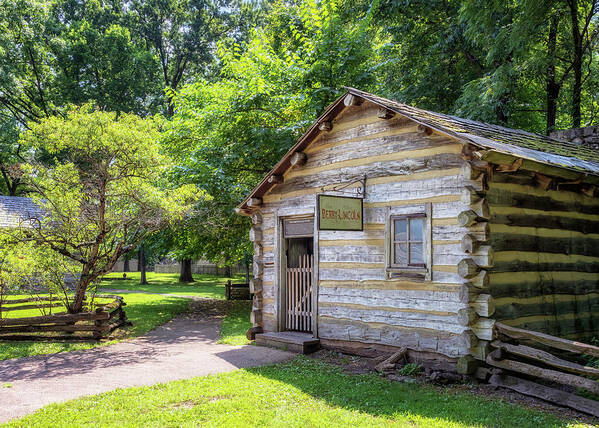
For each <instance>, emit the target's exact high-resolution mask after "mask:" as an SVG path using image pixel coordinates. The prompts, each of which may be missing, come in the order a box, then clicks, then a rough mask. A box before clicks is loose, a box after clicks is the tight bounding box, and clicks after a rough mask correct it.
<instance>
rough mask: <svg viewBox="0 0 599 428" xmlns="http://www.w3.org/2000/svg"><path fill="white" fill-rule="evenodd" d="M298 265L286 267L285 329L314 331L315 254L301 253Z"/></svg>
mask: <svg viewBox="0 0 599 428" xmlns="http://www.w3.org/2000/svg"><path fill="white" fill-rule="evenodd" d="M298 258H299V261H298V263H297V267H287V268H286V278H285V279H286V281H285V287H286V290H285V306H286V308H285V309H286V312H285V329H286V330H294V331H305V332H311V331H312V290H313V284H312V278H313V275H312V272H313V266H314V256H313V255H311V254H301V255H299V256H298Z"/></svg>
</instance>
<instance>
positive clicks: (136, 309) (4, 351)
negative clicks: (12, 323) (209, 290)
mask: <svg viewBox="0 0 599 428" xmlns="http://www.w3.org/2000/svg"><path fill="white" fill-rule="evenodd" d="M124 299H125V303H127V306H126V307H125V312H126V313H127V318H129V320H130V321H131V322H132V323H133V327H130V328H127V329H126V330H117V331H116V332H115V335H116V338H117V339H116V340H113V341H103V342H96V341H81V342H58V341H57V342H8V341H7V342H2V341H0V360H7V359H10V358H21V357H29V356H32V355H41V354H54V353H56V352H63V351H75V350H80V349H89V348H95V347H97V346H103V345H107V344H110V343H115V342H116V341H118V340H123V339H128V338H131V337H135V336H139V335H142V334H144V333H146V332H148V331H150V330H152V329H153V328H155V327H157V326H159V325H161V324H164V323H165V322H167V321H169V320H170V319H172V318H173V317H174V316H175V315H177V314H179V313H181V312H184V311H185V310H186V309H187V307H188V306H189V302H190V300H189V299H184V298H179V297H167V296H160V295H152V294H139V293H135V294H133V293H132V294H127V295H126V296H124ZM9 314H10V316H11V318H12V317H17V316H22V317H25V316H37V315H41V313H40V312H39V310H35V309H32V310H27V311H13V312H9Z"/></svg>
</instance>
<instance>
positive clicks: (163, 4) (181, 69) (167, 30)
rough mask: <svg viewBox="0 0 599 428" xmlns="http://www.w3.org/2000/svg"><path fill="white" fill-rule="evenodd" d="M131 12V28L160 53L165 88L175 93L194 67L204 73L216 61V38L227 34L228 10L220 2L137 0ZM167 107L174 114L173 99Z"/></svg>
mask: <svg viewBox="0 0 599 428" xmlns="http://www.w3.org/2000/svg"><path fill="white" fill-rule="evenodd" d="M130 9H131V14H130V16H131V19H132V22H131V23H130V27H131V28H132V29H136V31H137V32H138V35H139V37H140V38H141V39H143V40H144V41H145V43H146V46H147V47H148V48H150V49H152V51H153V52H154V53H155V54H156V56H157V58H158V61H159V63H160V75H161V76H162V83H163V87H164V88H169V89H171V90H175V89H177V88H178V87H179V84H180V83H181V82H183V81H184V80H185V77H186V73H187V72H188V70H189V69H190V68H192V67H193V68H194V69H195V70H198V71H200V72H201V71H202V66H206V65H208V64H210V63H211V62H212V49H213V46H214V42H215V39H216V38H217V37H218V35H221V34H225V33H226V31H227V27H226V26H225V25H224V21H223V20H224V19H225V17H226V14H227V13H226V12H227V9H228V8H226V7H225V5H224V4H222V3H221V2H220V1H218V0H216V1H213V0H144V1H140V0H134V1H133V2H131V8H130ZM204 71H205V70H204ZM167 108H168V112H169V115H170V114H172V113H173V107H172V106H171V104H170V96H168V97H167Z"/></svg>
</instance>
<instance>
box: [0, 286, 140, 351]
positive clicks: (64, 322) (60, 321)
mask: <svg viewBox="0 0 599 428" xmlns="http://www.w3.org/2000/svg"><path fill="white" fill-rule="evenodd" d="M95 298H96V299H99V298H100V299H113V300H112V301H111V302H109V303H99V304H93V305H92V306H93V307H95V309H93V308H90V310H89V311H88V312H82V313H78V314H69V313H58V314H51V315H40V316H34V317H23V318H6V317H5V314H6V313H10V312H13V311H21V310H27V309H50V308H58V307H61V306H63V303H61V302H59V301H58V300H57V299H55V298H52V297H31V298H25V299H12V300H11V299H6V300H4V302H3V305H2V307H1V308H0V340H48V339H52V340H56V339H63V340H64V339H67V340H69V339H71V340H81V339H96V340H99V339H102V338H103V337H105V336H106V335H107V334H109V333H111V332H112V331H114V330H115V329H117V328H119V327H122V326H124V325H130V324H131V323H130V322H129V321H128V320H127V315H126V314H125V311H124V310H123V307H124V306H126V303H125V302H123V298H122V297H121V296H115V295H96V296H95ZM24 333H28V334H24ZM74 333H76V334H74Z"/></svg>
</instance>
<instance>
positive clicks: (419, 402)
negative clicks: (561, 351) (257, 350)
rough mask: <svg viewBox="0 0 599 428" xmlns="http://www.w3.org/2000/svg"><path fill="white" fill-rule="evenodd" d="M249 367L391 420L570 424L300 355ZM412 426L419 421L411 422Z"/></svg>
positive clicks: (331, 402) (497, 424)
mask: <svg viewBox="0 0 599 428" xmlns="http://www.w3.org/2000/svg"><path fill="white" fill-rule="evenodd" d="M219 356H221V357H222V358H225V359H227V358H228V357H227V356H226V355H223V354H220V355H219ZM232 359H233V360H234V359H235V358H232ZM247 371H248V372H250V373H254V374H257V375H259V376H263V377H266V378H268V379H272V380H276V381H278V382H282V383H284V384H288V385H291V386H293V387H295V388H297V389H299V390H301V391H302V392H304V393H306V394H308V395H310V396H312V397H314V398H316V399H319V400H324V401H325V402H327V404H329V405H331V406H338V407H342V408H345V409H350V410H355V411H359V412H363V413H366V414H369V415H372V416H376V417H383V418H388V419H389V420H390V422H391V423H393V420H394V419H396V418H401V417H404V418H405V417H408V418H411V417H412V416H414V417H418V416H421V417H425V418H432V419H437V420H439V419H440V420H445V421H448V422H458V423H462V424H468V425H474V426H494V427H517V428H522V427H541V426H542V427H565V426H568V422H565V421H562V420H559V419H558V418H557V417H555V416H553V415H550V414H547V413H542V412H540V411H536V410H530V409H525V408H523V407H520V406H517V405H514V404H511V403H507V402H503V401H500V400H497V399H490V398H487V397H480V396H476V395H474V394H468V393H462V392H460V393H455V392H447V391H443V390H442V389H440V388H437V387H434V386H429V385H418V384H407V383H398V382H392V381H389V380H387V379H384V378H381V377H379V376H377V375H348V374H344V373H343V372H342V371H341V370H340V369H339V368H337V367H335V366H332V365H330V364H327V363H324V362H321V361H318V360H313V359H310V358H307V357H303V356H300V357H298V358H296V359H295V360H293V361H291V362H288V363H282V364H278V365H276V366H267V367H259V368H253V369H247ZM410 424H411V425H417V424H418V423H417V420H414V421H412V423H410Z"/></svg>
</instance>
